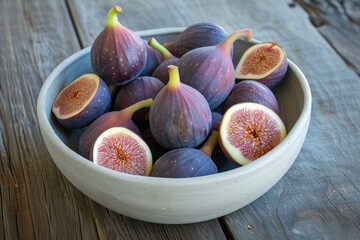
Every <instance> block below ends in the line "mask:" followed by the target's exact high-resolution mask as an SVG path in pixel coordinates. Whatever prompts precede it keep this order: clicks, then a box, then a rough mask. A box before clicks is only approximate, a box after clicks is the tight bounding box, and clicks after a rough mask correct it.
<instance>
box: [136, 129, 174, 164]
mask: <svg viewBox="0 0 360 240" xmlns="http://www.w3.org/2000/svg"><path fill="white" fill-rule="evenodd" d="M141 138H142V139H143V140H144V141H145V142H146V143H147V145H148V146H149V148H150V151H151V154H152V156H153V160H154V161H156V160H157V159H158V158H160V157H161V156H162V155H163V154H164V153H166V152H167V151H168V150H167V149H165V148H163V147H161V146H160V144H158V143H157V142H156V140H155V139H154V137H153V135H152V133H151V130H150V128H148V129H145V130H144V131H142V132H141Z"/></svg>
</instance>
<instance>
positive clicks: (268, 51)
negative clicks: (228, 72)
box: [235, 42, 288, 89]
mask: <svg viewBox="0 0 360 240" xmlns="http://www.w3.org/2000/svg"><path fill="white" fill-rule="evenodd" d="M287 68H288V61H287V58H286V52H285V50H284V49H283V48H282V47H280V46H279V45H278V44H276V43H274V42H272V43H258V44H255V45H253V46H252V47H250V48H248V49H247V50H246V51H245V52H244V54H243V55H242V56H241V58H240V60H239V63H238V64H237V66H236V69H235V72H236V74H235V77H236V79H239V80H242V79H248V80H256V81H259V82H261V83H263V84H264V85H266V86H267V87H268V88H270V89H274V88H275V87H276V86H277V85H278V84H279V83H280V82H281V81H282V80H283V78H284V76H285V74H286V71H287Z"/></svg>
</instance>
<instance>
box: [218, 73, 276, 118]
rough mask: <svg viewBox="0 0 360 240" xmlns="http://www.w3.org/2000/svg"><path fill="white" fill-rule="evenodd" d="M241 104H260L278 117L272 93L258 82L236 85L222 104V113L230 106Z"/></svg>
mask: <svg viewBox="0 0 360 240" xmlns="http://www.w3.org/2000/svg"><path fill="white" fill-rule="evenodd" d="M242 102H254V103H260V104H262V105H264V106H266V107H268V108H270V109H271V110H273V111H274V112H276V113H277V114H278V115H279V116H280V108H279V103H278V101H277V99H276V97H275V95H274V93H273V92H272V91H271V90H270V88H268V87H267V86H265V85H264V84H262V83H260V82H258V81H254V80H244V81H241V82H239V83H237V84H236V85H235V87H234V88H233V90H232V91H231V93H230V95H229V96H228V98H227V99H226V100H225V102H224V104H223V109H222V110H223V113H225V112H226V110H228V109H229V108H230V107H231V106H232V105H235V104H237V103H242Z"/></svg>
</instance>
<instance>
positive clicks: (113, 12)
mask: <svg viewBox="0 0 360 240" xmlns="http://www.w3.org/2000/svg"><path fill="white" fill-rule="evenodd" d="M121 12H122V8H121V7H120V6H117V5H116V6H114V7H113V8H111V9H110V11H109V13H108V16H107V20H106V24H105V26H106V27H113V26H115V25H117V24H120V22H119V20H118V18H117V15H118V14H119V13H121Z"/></svg>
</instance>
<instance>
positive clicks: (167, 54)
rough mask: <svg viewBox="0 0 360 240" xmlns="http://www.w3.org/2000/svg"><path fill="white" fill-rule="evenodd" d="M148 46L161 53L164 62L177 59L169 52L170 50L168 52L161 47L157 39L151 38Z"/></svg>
mask: <svg viewBox="0 0 360 240" xmlns="http://www.w3.org/2000/svg"><path fill="white" fill-rule="evenodd" d="M148 44H149V45H150V46H151V47H152V48H154V49H155V50H156V51H158V52H159V53H161V55H162V56H163V62H164V61H167V60H170V59H173V58H176V57H175V56H174V55H172V54H171V52H169V50H167V49H166V48H165V47H164V46H163V45H161V44H160V43H159V42H158V41H157V40H156V39H155V38H152V37H151V38H149V40H148Z"/></svg>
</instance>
